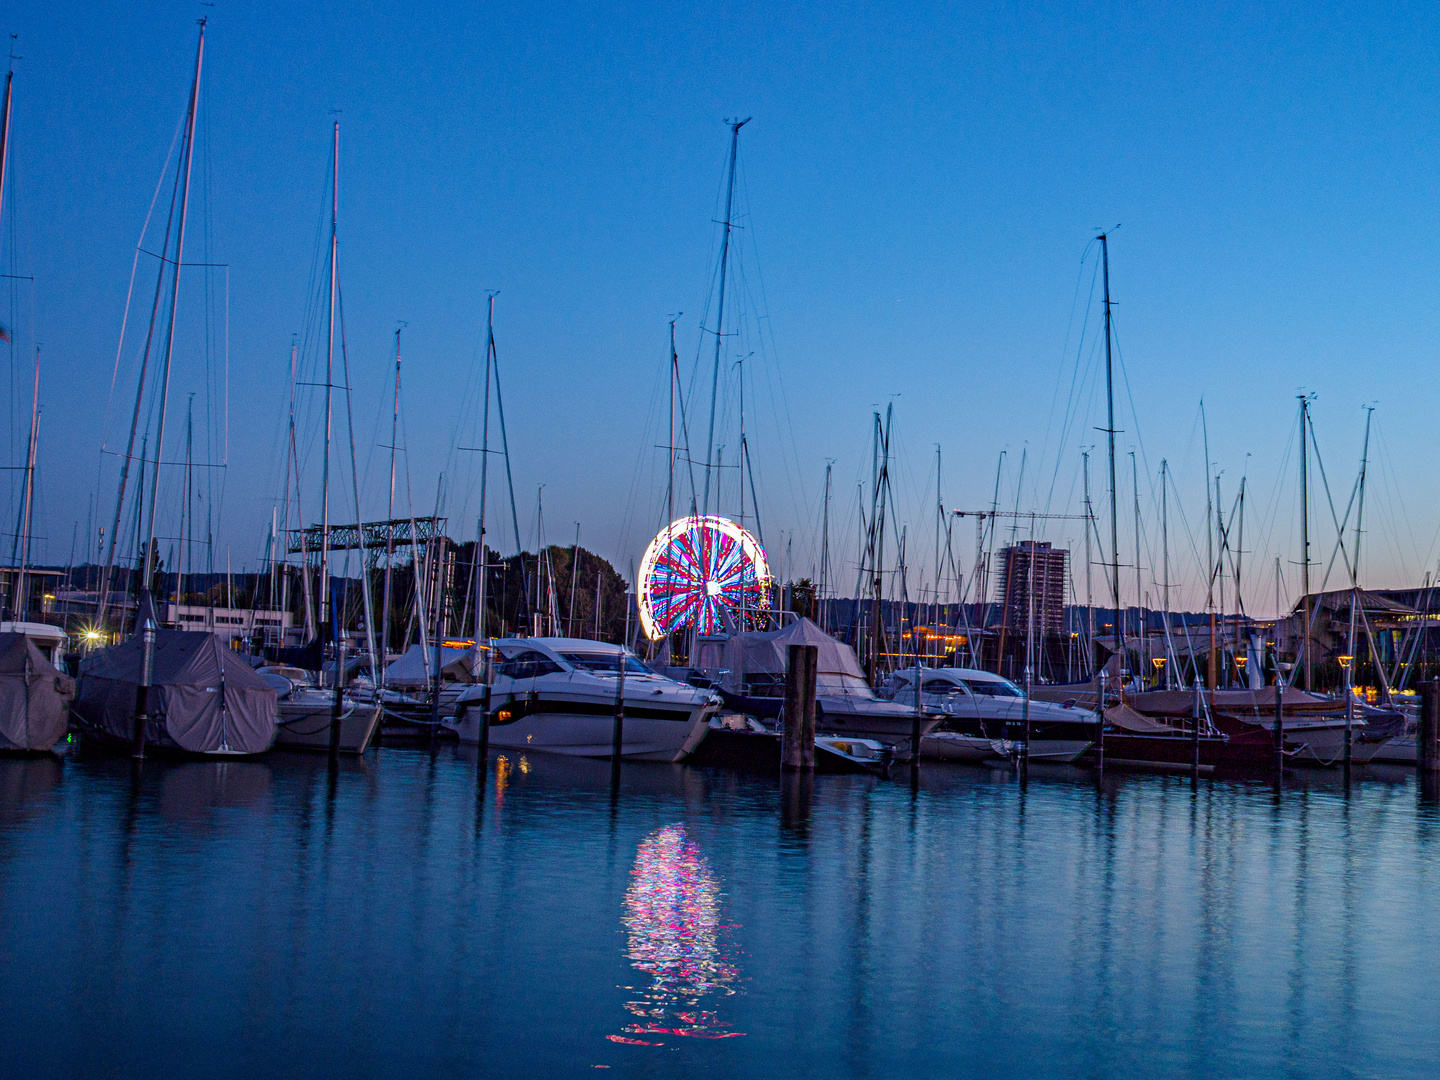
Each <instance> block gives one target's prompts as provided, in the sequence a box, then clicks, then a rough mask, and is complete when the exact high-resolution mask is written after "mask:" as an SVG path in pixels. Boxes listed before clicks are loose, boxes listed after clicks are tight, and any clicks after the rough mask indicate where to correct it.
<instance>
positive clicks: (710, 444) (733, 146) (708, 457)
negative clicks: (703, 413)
mask: <svg viewBox="0 0 1440 1080" xmlns="http://www.w3.org/2000/svg"><path fill="white" fill-rule="evenodd" d="M749 122H750V117H748V116H747V117H746V118H745V119H744V120H731V121H730V166H729V175H728V177H727V178H726V181H725V220H724V221H723V222H722V223H721V224H722V225H723V226H724V228H725V232H724V235H723V237H722V239H721V241H720V299H719V306H718V310H717V312H716V316H715V367H714V371H713V373H712V374H711V377H710V433H709V434H708V435H707V436H706V438H705V502H704V511H703V512H704V513H706V514H708V513H710V468H711V462H712V461H713V460H714V457H715V399H716V397H717V396H718V395H719V393H720V348H721V346H722V344H723V343H724V338H725V279H726V276H727V273H728V271H729V268H730V228H731V223H730V213H731V210H732V209H733V208H734V205H735V157H736V154H737V153H738V151H739V149H740V129H741V128H742V127H744V126H745V125H746V124H748V123H749ZM742 455H743V448H742ZM742 461H743V456H742ZM741 479H742V481H743V479H744V478H743V477H742V478H741ZM717 482H718V481H717ZM740 492H741V498H742V499H743V498H744V492H745V488H744V484H743V482H742V484H741V488H740Z"/></svg>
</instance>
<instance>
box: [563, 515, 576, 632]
mask: <svg viewBox="0 0 1440 1080" xmlns="http://www.w3.org/2000/svg"><path fill="white" fill-rule="evenodd" d="M579 584H580V522H578V521H577V522H575V546H574V547H573V548H571V549H570V606H569V610H568V611H567V612H566V614H565V634H566V636H567V637H574V636H575V589H576V587H577V586H579Z"/></svg>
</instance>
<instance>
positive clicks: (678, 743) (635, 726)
mask: <svg viewBox="0 0 1440 1080" xmlns="http://www.w3.org/2000/svg"><path fill="white" fill-rule="evenodd" d="M545 704H546V708H545V710H544V711H536V712H529V713H526V714H524V715H520V716H518V717H517V718H516V719H512V720H510V721H509V722H503V721H502V720H501V719H500V717H501V716H503V715H504V713H505V712H506V709H505V708H504V707H502V708H499V709H496V710H495V714H494V718H493V719H492V722H491V724H490V745H491V746H493V747H495V748H497V749H501V750H526V751H544V752H546V753H550V754H566V755H568V756H570V757H590V758H608V757H610V756H611V754H612V752H613V748H614V733H615V716H614V705H613V704H609V705H605V704H602V703H595V704H593V705H590V706H589V707H588V708H585V711H578V710H577V711H574V712H571V711H567V710H566V709H565V705H566V704H567V703H566V702H563V701H547V702H546V703H545ZM573 704H576V705H581V703H573ZM607 708H608V710H609V711H608V713H607V712H605V711H602V710H604V709H607ZM638 708H640V707H639V706H638V705H637V709H638ZM647 711H648V710H647ZM714 711H715V707H714V706H713V705H709V704H703V705H697V706H694V707H692V708H690V709H688V710H682V709H673V710H669V712H671V713H673V717H671V716H666V717H664V718H656V717H649V716H636V715H631V714H629V713H627V715H626V716H625V723H624V727H623V729H622V731H623V733H622V737H621V744H620V757H621V758H622V759H623V760H625V761H680V760H682V759H683V758H685V757H686V756H687V755H689V754H690V753H691V752H692V751H694V749H695V748H696V747H697V746H699V745H700V741H701V740H702V739H704V738H705V732H706V730H707V728H708V725H709V721H710V716H711V714H712V713H714ZM481 717H482V713H481V711H480V710H479V709H477V708H467V709H466V710H465V713H464V715H463V716H462V717H460V719H458V720H453V719H452V720H447V721H445V726H447V727H450V728H452V729H453V730H454V731H455V733H456V735H457V736H459V738H460V741H461V742H467V743H478V742H479V741H480V727H481Z"/></svg>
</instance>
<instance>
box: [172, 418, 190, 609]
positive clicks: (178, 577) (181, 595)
mask: <svg viewBox="0 0 1440 1080" xmlns="http://www.w3.org/2000/svg"><path fill="white" fill-rule="evenodd" d="M194 453H195V395H194V394H191V395H190V400H189V401H188V402H186V404H185V485H184V495H183V499H184V501H183V502H182V503H181V506H180V551H179V556H178V557H177V558H176V560H175V618H176V622H177V625H178V622H179V618H180V605H181V604H183V603H184V602H185V562H186V558H187V555H188V553H189V551H190V548H189V546H188V545H187V544H186V543H185V540H186V537H187V536H189V535H191V534H192V533H193V530H194V521H193V518H194V512H193V511H192V509H191V505H192V499H193V495H194V487H193V485H194V482H195V469H194V460H195V459H194ZM187 518H189V519H191V521H190V525H191V531H190V532H189V533H187V531H186V528H185V525H186V519H187Z"/></svg>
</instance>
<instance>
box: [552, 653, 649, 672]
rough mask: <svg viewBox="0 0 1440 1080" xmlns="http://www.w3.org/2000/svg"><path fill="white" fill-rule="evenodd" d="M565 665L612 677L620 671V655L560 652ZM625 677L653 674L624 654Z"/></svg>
mask: <svg viewBox="0 0 1440 1080" xmlns="http://www.w3.org/2000/svg"><path fill="white" fill-rule="evenodd" d="M560 655H561V656H563V657H564V658H565V660H566V662H567V663H569V664H571V665H572V666H574V667H575V668H576V669H578V670H580V671H598V672H602V673H606V674H610V675H614V674H615V673H616V672H618V671H619V670H620V653H611V652H562V653H561V654H560ZM625 674H626V675H653V674H655V673H654V672H653V671H651V670H650V669H649V668H648V667H646V666H645V665H644V663H642V662H641V661H640V660H639V659H638V658H637V657H634V656H631V655H629V654H628V653H626V654H625Z"/></svg>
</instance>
